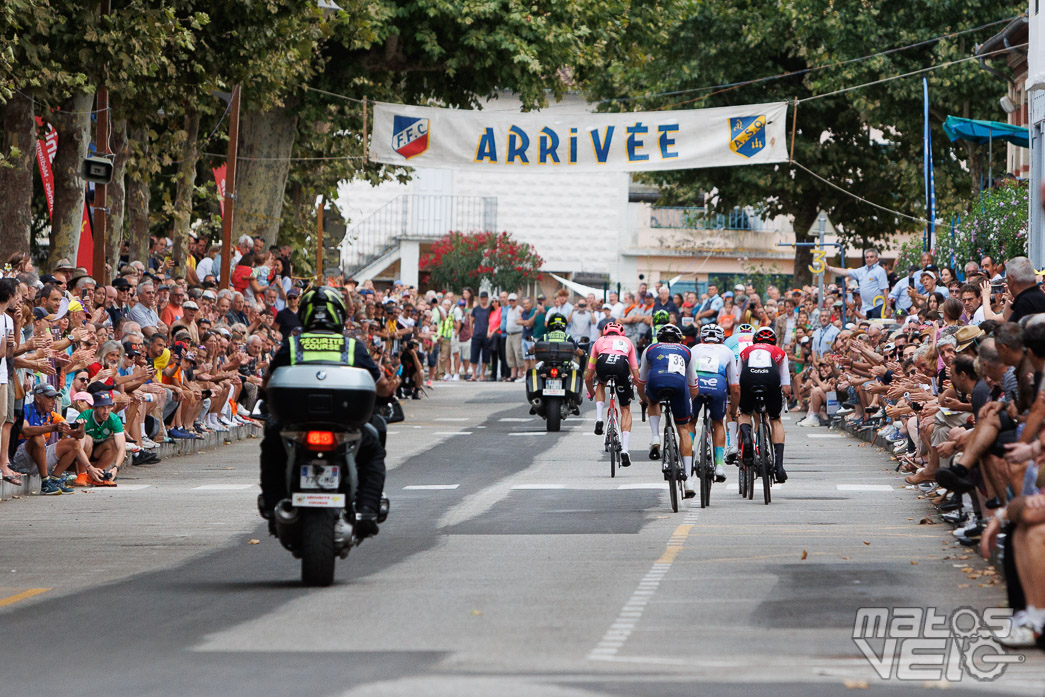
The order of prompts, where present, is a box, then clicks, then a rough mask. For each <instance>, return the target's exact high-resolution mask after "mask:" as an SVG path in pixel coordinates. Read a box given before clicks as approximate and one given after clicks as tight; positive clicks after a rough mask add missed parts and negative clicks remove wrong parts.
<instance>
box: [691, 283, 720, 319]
mask: <svg viewBox="0 0 1045 697" xmlns="http://www.w3.org/2000/svg"><path fill="white" fill-rule="evenodd" d="M723 304H724V302H723V300H722V298H720V297H719V296H718V286H716V285H715V284H714V283H709V284H708V297H707V299H706V300H704V302H702V303H701V304H700V305H699V307H698V308H697V310H696V312H694V314H693V317H694V319H696V320H698V321H699V322H700V324H702V325H704V324H713V323H714V322H715V320H716V319H718V316H719V314H720V313H721V312H722V307H723Z"/></svg>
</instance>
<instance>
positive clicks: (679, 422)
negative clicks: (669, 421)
mask: <svg viewBox="0 0 1045 697" xmlns="http://www.w3.org/2000/svg"><path fill="white" fill-rule="evenodd" d="M696 365H697V363H696V361H695V360H694V359H693V354H692V352H690V350H689V349H688V348H686V347H685V346H683V345H682V330H681V329H679V328H678V327H676V326H675V325H674V324H665V325H664V326H663V327H661V328H660V332H659V333H658V334H657V343H655V344H653V345H651V346H650V347H649V348H647V349H646V350H645V351H644V352H643V353H642V362H641V364H640V365H639V398H640V399H642V400H643V401H650V400H649V398H648V397H647V395H648V394H651V395H652V399H653V401H652V402H650V405H651V406H652V404H653V403H655V402H659V401H660V394H661V392H662V391H665V390H667V391H670V392H671V397H670V402H671V411H672V413H673V414H674V415H675V429H676V430H677V431H678V437H679V452H680V453H681V455H682V478H683V479H687V472H689V469H690V467H692V466H693V439H692V436H691V434H692V433H693V427H692V425H691V421H692V419H693V403H692V402H691V401H690V400H691V399H692V398H693V397H695V396H696V395H697V368H696ZM654 418H656V420H657V423H658V424H659V423H660V416H659V415H658V416H656V417H653V416H651V417H650V421H652V420H653V419H654ZM662 469H663V466H662ZM665 474H666V472H665ZM685 493H686V498H692V497H693V496H695V495H696V494H695V493H694V491H693V488H692V486H691V485H690V484H689V482H688V479H687V482H686V485H685Z"/></svg>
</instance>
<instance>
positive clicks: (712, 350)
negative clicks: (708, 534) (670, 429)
mask: <svg viewBox="0 0 1045 697" xmlns="http://www.w3.org/2000/svg"><path fill="white" fill-rule="evenodd" d="M724 338H725V332H724V331H723V330H722V327H720V326H718V325H717V324H705V325H704V326H703V327H701V328H700V343H699V344H697V345H696V346H694V347H693V348H692V349H691V351H692V353H693V358H694V360H695V361H696V364H697V378H698V386H699V388H700V394H699V395H698V396H697V397H694V398H693V414H694V416H696V417H698V418H699V416H700V408H701V406H702V405H703V404H705V403H706V404H708V405H709V406H710V408H711V421H712V424H713V425H712V428H713V432H714V433H713V436H712V437H713V440H714V442H715V454H714V456H715V481H716V482H724V481H726V470H725V469H723V467H722V461H723V453H724V451H725V445H726V429H725V426H724V425H723V420H724V419H725V416H726V406H727V404H729V405H731V406H732V409H731V410H730V411H731V416H732V417H733V420H734V421H735V420H736V410H737V398H738V397H739V392H740V381H739V380H738V376H737V365H736V362H735V361H734V359H733V352H732V351H730V350H729V349H728V348H726V347H725V346H723V345H722V340H723V339H724ZM695 428H696V423H695V422H694V429H695Z"/></svg>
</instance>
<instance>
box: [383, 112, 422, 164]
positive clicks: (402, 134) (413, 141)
mask: <svg viewBox="0 0 1045 697" xmlns="http://www.w3.org/2000/svg"><path fill="white" fill-rule="evenodd" d="M392 149H393V150H395V151H396V152H397V153H399V154H400V155H402V156H403V157H405V158H406V159H408V160H409V159H410V158H411V157H416V156H417V155H420V154H421V153H423V152H424V151H425V150H427V149H428V119H421V118H416V117H414V116H399V115H396V116H394V117H393V118H392Z"/></svg>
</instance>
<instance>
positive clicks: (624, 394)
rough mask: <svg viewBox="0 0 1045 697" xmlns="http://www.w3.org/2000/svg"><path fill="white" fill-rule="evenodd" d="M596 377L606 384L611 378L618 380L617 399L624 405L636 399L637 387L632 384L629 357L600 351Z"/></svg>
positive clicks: (596, 364)
mask: <svg viewBox="0 0 1045 697" xmlns="http://www.w3.org/2000/svg"><path fill="white" fill-rule="evenodd" d="M595 377H596V379H597V380H598V382H599V383H601V384H603V385H605V384H606V383H607V382H608V381H609V379H610V378H613V379H614V380H616V382H617V400H618V401H619V402H620V405H621V406H622V407H626V406H628V405H629V404H631V400H633V399H635V389H634V388H633V387H632V386H631V368H630V367H629V366H628V357H627V356H621V355H618V354H611V353H600V354H599V357H598V358H596V359H595Z"/></svg>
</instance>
